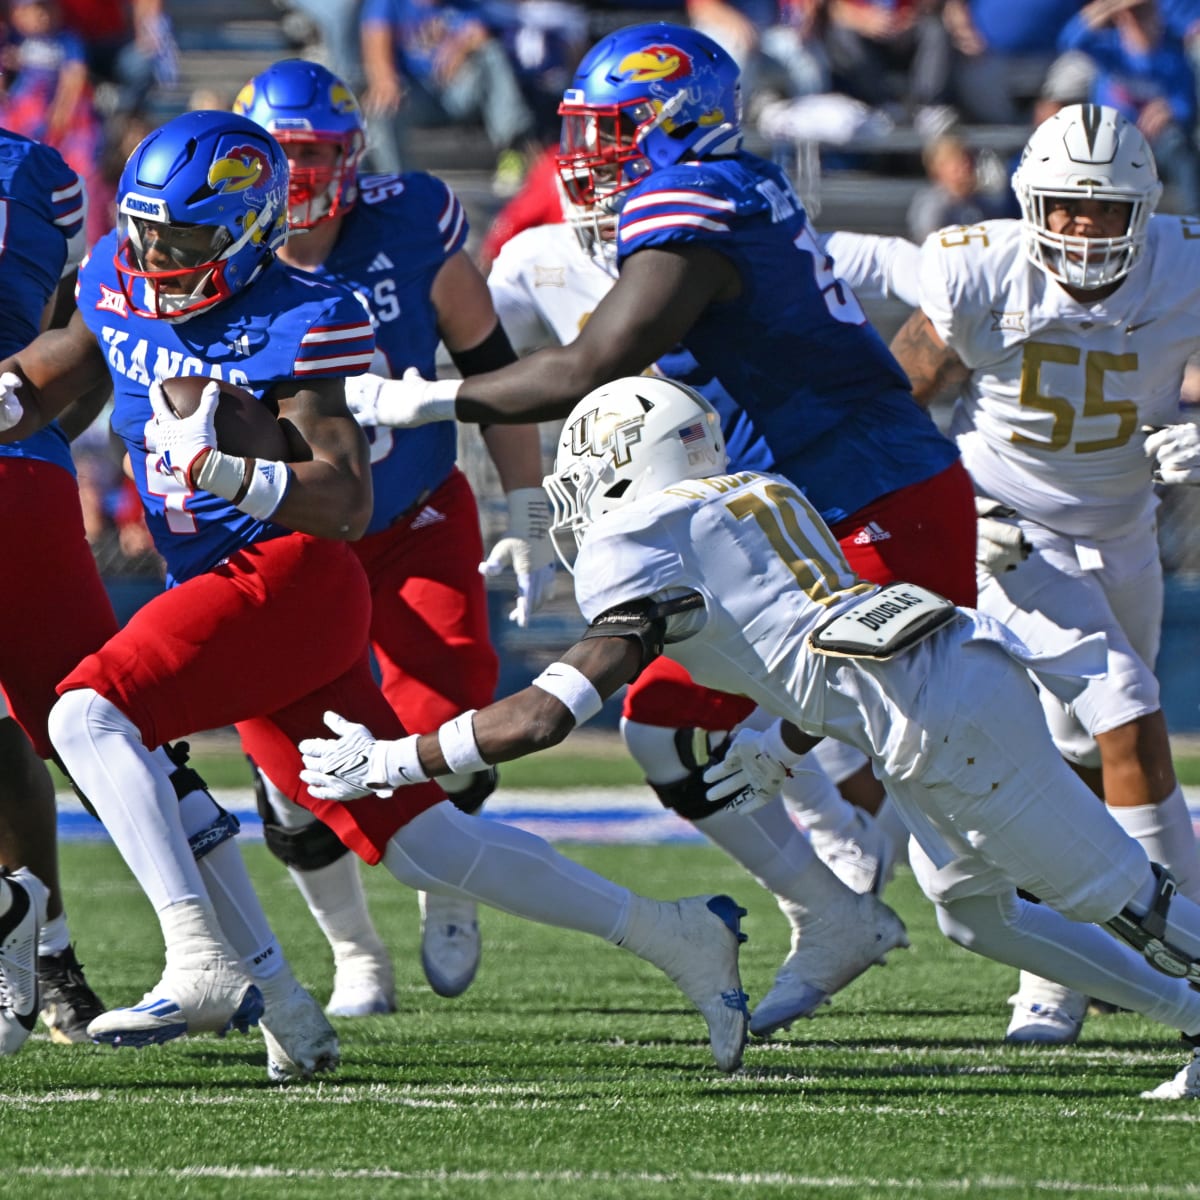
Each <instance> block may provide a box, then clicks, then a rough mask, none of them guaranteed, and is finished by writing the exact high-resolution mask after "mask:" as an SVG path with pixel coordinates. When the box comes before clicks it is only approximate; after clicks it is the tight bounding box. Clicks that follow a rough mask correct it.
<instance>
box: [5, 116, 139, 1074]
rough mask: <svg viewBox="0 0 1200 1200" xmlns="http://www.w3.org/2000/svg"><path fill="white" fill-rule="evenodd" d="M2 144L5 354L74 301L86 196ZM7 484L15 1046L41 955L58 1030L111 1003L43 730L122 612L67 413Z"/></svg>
mask: <svg viewBox="0 0 1200 1200" xmlns="http://www.w3.org/2000/svg"><path fill="white" fill-rule="evenodd" d="M0 148H2V150H3V155H2V158H0V163H2V164H3V165H2V166H0V219H2V221H3V237H2V238H0V244H2V245H3V247H4V250H3V253H2V254H0V282H2V283H3V286H4V295H5V299H4V303H3V305H0V353H3V354H11V353H13V352H15V351H17V350H19V349H20V348H21V347H22V346H24V345H26V344H27V343H28V342H30V341H32V340H33V339H34V338H35V337H36V336H37V334H38V331H39V329H40V328H43V327H46V326H47V325H51V324H57V323H59V322H60V321H61V317H60V315H59V314H60V313H61V312H63V311H65V312H67V313H69V311H70V306H71V294H72V291H73V287H74V271H75V268H76V267H78V265H79V261H80V259H81V258H82V257H83V252H84V228H85V224H86V214H87V196H86V193H85V190H84V185H83V181H82V180H81V179H80V177H79V176H78V175H77V174H76V173H75V172H74V171H73V170H72V169H71V168H70V167H69V166H67V164H66V163H65V162H64V161H63V159H62V157H61V156H60V155H59V153H58V151H57V150H53V149H51V148H50V147H49V146H44V145H41V144H40V143H38V142H32V141H29V140H28V139H26V138H23V137H20V136H19V135H17V134H14V133H8V132H3V131H0ZM95 398H98V399H99V400H101V401H103V399H104V397H103V395H102V394H100V395H98V396H97V397H95ZM92 413H93V415H94V406H92ZM86 423H87V421H86V419H85V420H84V421H83V424H85V425H86ZM0 495H3V497H4V505H5V515H6V520H5V521H4V522H3V526H2V528H0V556H2V557H3V560H4V562H5V563H6V564H7V570H8V571H9V572H10V578H11V579H12V580H13V581H14V583H13V586H11V587H10V588H9V589H8V591H9V595H8V597H7V601H6V604H5V610H6V621H5V632H4V635H3V638H2V639H0V685H2V686H3V697H2V699H0V865H2V868H7V869H10V870H12V871H13V872H14V874H13V877H12V878H11V879H10V880H9V881H8V882H7V883H0V908H3V909H4V910H5V911H4V915H3V916H0V980H3V981H4V982H6V984H7V986H3V985H2V984H0V1053H12V1052H14V1051H15V1050H17V1049H19V1048H20V1046H21V1045H22V1044H23V1043H24V1041H25V1039H26V1038H27V1037H28V1034H29V1031H30V1029H31V1028H32V1026H33V1024H34V1022H35V1021H36V1020H37V1015H38V996H37V991H38V990H39V989H38V988H36V987H35V984H34V976H33V973H32V972H31V971H29V968H30V967H33V966H36V968H37V972H36V973H37V975H38V976H39V977H40V978H39V982H40V993H41V994H40V1005H41V1008H42V1009H43V1014H44V1020H45V1022H46V1026H47V1028H48V1029H49V1030H50V1036H51V1038H53V1040H54V1041H56V1042H79V1041H85V1040H87V1035H86V1029H87V1024H88V1022H89V1021H90V1020H92V1018H93V1017H96V1016H99V1015H100V1013H102V1012H103V1011H104V1005H103V1004H102V1003H101V1001H100V999H99V997H98V996H97V995H96V994H95V992H93V991H92V989H91V988H90V987H89V986H88V983H87V980H86V979H85V978H84V976H83V973H82V968H81V967H80V965H79V961H78V959H77V958H76V957H75V949H74V947H73V945H72V944H71V938H70V933H69V930H68V927H67V919H66V916H65V914H64V912H63V901H62V892H61V888H60V883H59V875H58V850H57V840H56V831H55V820H56V817H55V809H54V785H53V782H52V781H51V778H50V773H49V772H48V771H47V770H46V767H45V764H44V763H43V762H42V760H43V759H48V758H50V757H51V756H52V755H53V753H54V751H53V747H52V746H51V745H50V738H49V736H48V734H47V732H46V718H47V716H48V715H49V712H50V708H51V706H52V705H53V703H54V699H55V696H54V685H55V684H56V683H57V682H58V681H59V680H60V679H61V678H62V677H63V676H64V675H65V674H66V673H67V671H69V670H70V669H71V668H72V667H73V666H74V665H75V664H76V663H77V662H78V661H79V660H80V659H81V658H82V657H83V656H84V655H85V654H87V653H88V652H89V651H91V650H93V649H95V647H97V646H99V645H101V644H102V643H103V642H105V641H106V640H107V639H108V637H109V636H110V634H112V633H114V632H115V631H116V628H117V622H116V617H115V616H114V615H113V610H112V605H111V604H110V602H109V599H108V594H107V592H106V591H105V590H104V586H103V584H102V583H101V581H100V576H99V574H98V572H97V570H96V564H95V560H94V559H93V557H92V552H91V548H90V547H89V546H88V543H87V538H86V536H85V534H84V530H83V514H82V512H81V511H80V506H79V490H78V487H77V486H76V482H75V467H74V464H73V463H72V461H71V451H70V448H69V446H68V443H67V435H66V434H65V432H64V431H63V428H62V427H61V426H60V425H59V424H58V423H57V422H55V423H53V424H51V425H49V426H47V427H46V428H45V429H43V430H41V431H40V432H38V433H35V434H33V435H31V436H30V437H28V438H26V439H25V440H23V441H20V442H16V443H13V444H11V445H5V446H0ZM18 580H19V581H20V582H19V584H18V583H17V582H15V581H18ZM66 580H69V581H70V584H69V586H64V581H66ZM40 631H49V632H47V633H41V632H40ZM39 913H40V914H41V916H42V917H44V918H45V919H44V921H42V920H40V919H39ZM21 945H26V946H30V947H32V946H34V945H36V963H35V961H34V954H33V953H32V951H31V952H30V953H29V955H28V956H27V957H25V958H24V961H22V955H21V954H19V953H18V952H17V949H16V948H17V947H18V946H21Z"/></svg>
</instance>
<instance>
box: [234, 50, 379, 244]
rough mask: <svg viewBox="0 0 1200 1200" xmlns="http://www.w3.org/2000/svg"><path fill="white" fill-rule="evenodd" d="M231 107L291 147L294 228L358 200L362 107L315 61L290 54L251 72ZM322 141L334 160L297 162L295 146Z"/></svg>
mask: <svg viewBox="0 0 1200 1200" xmlns="http://www.w3.org/2000/svg"><path fill="white" fill-rule="evenodd" d="M233 111H234V112H235V113H241V114H242V116H245V117H249V118H250V120H252V121H255V122H257V123H258V124H259V125H261V126H262V127H263V128H264V129H265V130H267V132H268V133H271V134H273V135H274V136H275V140H276V141H277V142H279V144H280V145H281V146H282V147H283V148H284V150H285V151H289V153H288V158H289V160H290V165H291V195H290V199H289V201H288V204H289V207H290V210H291V211H290V214H289V223H290V226H291V228H292V230H297V229H311V228H312V227H313V226H314V225H316V224H318V223H319V222H321V221H328V220H329V219H330V218H332V217H336V216H339V215H340V214H342V213H344V212H347V211H349V209H350V208H352V207H353V205H354V201H355V200H356V199H357V198H358V164H359V160H360V159H361V158H362V156H363V151H364V150H365V149H366V144H367V139H366V133H365V131H364V128H363V118H362V111H361V110H360V109H359V107H358V101H357V100H356V99H355V98H354V93H353V92H352V91H351V90H350V89H349V88H348V87H347V86H346V85H345V84H344V83H343V82H342V81H341V80H340V79H339V78H338V77H337V76H336V75H334V74H333V72H331V71H327V70H326V69H325V68H324V67H323V66H321V65H320V64H319V63H314V62H307V61H306V60H305V59H302V58H288V59H284V60H283V61H282V62H277V63H276V64H275V65H274V66H272V67H268V68H267V69H266V70H265V71H262V72H261V73H260V74H258V75H255V76H254V78H253V79H251V80H250V82H249V83H247V84H246V86H245V87H244V88H242V90H241V91H240V92H239V93H238V95H237V99H236V100H234V102H233ZM313 142H325V143H329V144H331V145H334V146H336V147H337V148H338V151H339V156H338V159H337V162H336V163H334V164H331V165H328V166H312V165H306V164H301V163H299V162H297V161H296V160H297V157H298V155H297V154H296V153H294V152H291V151H290V150H289V148H290V147H292V146H294V145H299V144H303V143H310V144H311V143H313Z"/></svg>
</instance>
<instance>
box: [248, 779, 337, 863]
mask: <svg viewBox="0 0 1200 1200" xmlns="http://www.w3.org/2000/svg"><path fill="white" fill-rule="evenodd" d="M249 762H250V766H251V767H252V768H253V775H254V804H255V807H256V808H257V809H258V815H259V816H260V817H261V818H262V827H263V841H264V842H265V843H266V846H267V849H268V850H269V851H270V852H271V853H272V854H273V855H275V857H276V858H277V859H279V861H280V862H281V863H283V865H284V866H285V867H292V868H295V870H297V871H319V870H320V869H321V868H322V867H327V866H329V865H330V864H331V863H335V862H337V860H338V859H339V858H341V857H342V855H344V854H348V853H349V849H348V847H347V846H346V845H345V844H344V843H343V842H342V840H341V838H339V837H338V835H337V834H336V833H334V832H333V830H332V829H330V828H329V826H328V825H326V824H325V823H324V822H323V821H320V820H318V819H317V818H316V817H313V819H312V823H311V824H309V825H305V826H304V827H303V828H301V829H288V828H287V827H286V826H284V825H281V824H280V823H279V820H278V819H277V818H276V816H275V810H274V809H273V808H272V807H271V801H270V800H269V799H268V798H267V785H266V784H265V783H264V782H263V777H262V773H261V772H260V771H259V770H258V767H257V765H256V764H255V762H254V760H253V759H252V758H251V759H249Z"/></svg>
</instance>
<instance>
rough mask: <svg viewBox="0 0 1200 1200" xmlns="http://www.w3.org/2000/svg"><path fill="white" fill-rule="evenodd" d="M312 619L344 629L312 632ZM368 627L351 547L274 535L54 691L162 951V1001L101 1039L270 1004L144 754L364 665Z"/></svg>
mask: <svg viewBox="0 0 1200 1200" xmlns="http://www.w3.org/2000/svg"><path fill="white" fill-rule="evenodd" d="M314 613H315V614H319V616H318V618H317V619H318V621H321V620H324V621H325V622H327V623H328V625H329V627H331V628H337V629H338V631H339V635H340V636H339V637H338V638H312V637H311V636H308V635H309V633H310V632H311V629H312V627H313V622H314ZM368 620H369V597H368V592H367V585H366V579H365V577H364V576H363V574H362V571H361V568H360V567H359V566H358V563H357V560H356V559H354V557H353V555H352V554H350V552H349V550H348V549H347V548H346V547H345V545H344V544H342V543H336V542H326V541H323V540H321V539H317V538H308V537H305V536H302V535H291V536H288V537H281V538H278V539H275V540H274V541H270V542H266V543H263V544H261V545H259V546H256V547H255V550H254V553H253V554H252V555H247V554H235V555H233V556H231V557H230V559H229V560H228V561H227V562H226V564H225V565H224V567H223V568H222V571H221V572H219V573H217V572H209V573H206V574H204V575H201V576H198V577H196V578H194V579H192V580H189V581H188V582H187V583H184V584H181V585H179V586H178V587H175V588H171V589H169V590H168V591H167V592H164V593H163V594H161V595H160V596H157V597H155V599H154V600H152V601H151V602H150V603H149V604H147V605H146V606H145V607H144V608H142V609H141V610H139V612H137V613H136V614H134V616H133V617H132V618H131V619H130V621H129V622H128V624H127V625H126V626H125V628H124V629H122V630H121V631H120V632H119V633H118V634H116V635H115V636H114V637H112V638H110V639H109V641H108V642H107V643H106V644H105V645H104V646H103V647H102V648H101V649H100V650H99V651H97V652H96V653H95V654H92V655H89V656H88V657H87V658H85V659H84V660H83V661H82V662H81V663H80V664H79V666H78V667H76V668H75V670H74V671H72V672H71V673H70V674H69V675H68V676H67V678H66V679H64V680H63V682H62V684H60V685H59V690H60V692H61V693H62V695H61V696H60V699H59V701H58V703H57V704H56V705H55V707H54V710H53V712H52V714H51V737H52V739H53V741H54V744H55V747H56V749H57V750H58V751H59V754H60V755H61V757H62V759H63V761H64V763H65V765H66V767H67V769H68V770H69V771H70V773H71V775H72V777H73V778H74V779H75V781H76V782H77V784H78V785H79V786H80V788H81V789H82V790H83V791H84V792H85V793H86V794H87V795H88V797H89V799H90V800H91V803H92V805H93V807H94V809H95V811H96V812H97V814H98V815H99V817H100V819H101V820H102V821H103V822H104V824H105V826H106V827H107V828H108V830H109V833H110V835H111V836H112V838H113V841H114V843H115V844H116V846H117V848H118V849H119V850H120V851H121V854H122V856H123V857H124V858H125V860H126V862H127V863H128V864H129V866H130V868H131V869H132V870H133V873H134V875H135V877H136V878H137V879H138V882H139V883H140V884H141V885H142V887H143V890H145V892H146V894H147V896H148V897H149V898H150V900H151V903H152V904H153V906H154V909H155V912H156V913H157V914H158V917H159V921H160V925H161V926H162V931H163V935H164V942H165V943H166V951H167V969H166V972H165V974H164V977H163V981H162V984H161V992H162V996H161V997H158V996H156V992H157V991H158V990H160V989H156V990H155V992H151V993H149V995H148V999H149V1000H150V1001H151V1002H154V1001H156V1000H157V999H162V1000H164V1001H165V1003H164V1004H162V1005H158V1004H156V1003H150V1004H148V1005H142V1006H139V1007H138V1009H136V1010H123V1012H122V1013H121V1015H119V1016H117V1015H114V1014H111V1013H110V1014H107V1015H106V1017H105V1018H103V1020H104V1022H105V1026H104V1028H103V1029H102V1030H101V1032H103V1033H105V1034H106V1035H110V1036H112V1037H113V1038H114V1039H115V1038H117V1037H120V1038H122V1039H124V1040H126V1041H129V1040H139V1039H141V1040H150V1041H158V1040H163V1039H164V1038H166V1037H173V1036H178V1035H179V1034H181V1033H183V1032H187V1031H189V1030H190V1031H194V1030H196V1029H207V1028H212V1027H214V1026H217V1027H219V1026H220V1025H222V1024H224V1023H227V1022H230V1021H236V1022H238V1023H240V1024H243V1025H244V1024H246V1023H247V1022H249V1021H250V1020H251V1019H253V1018H256V1017H257V1015H258V1013H259V1012H260V1011H261V1004H262V1001H261V995H260V993H259V991H258V989H257V988H255V987H253V986H252V985H251V984H250V983H249V980H248V979H247V978H246V976H245V975H244V974H243V972H242V971H241V970H240V968H239V967H238V965H237V956H236V954H235V953H234V951H233V950H232V949H231V948H230V947H229V946H228V944H227V941H226V938H225V935H224V934H223V932H222V930H221V928H220V924H219V921H218V919H217V916H216V913H215V912H214V909H213V905H212V900H211V898H210V896H209V894H208V892H207V889H206V887H205V885H204V882H203V879H202V876H201V873H200V870H199V868H198V867H197V865H196V863H195V861H194V859H193V856H192V851H191V847H190V845H189V842H188V836H187V833H186V832H185V830H184V827H183V824H182V821H181V817H180V810H179V805H178V803H177V799H176V796H175V790H174V788H173V786H172V784H171V780H170V772H169V770H168V769H167V768H166V767H165V766H164V765H163V764H162V763H161V762H160V761H158V760H157V759H156V758H155V757H154V755H153V754H152V753H151V751H149V750H148V749H147V747H149V746H160V745H162V744H163V743H164V742H167V741H169V740H170V739H172V738H177V737H179V736H181V735H183V734H184V733H186V732H188V731H189V730H190V729H211V728H217V727H220V726H222V725H227V724H230V723H233V722H234V721H236V720H238V719H239V718H240V717H242V716H249V715H251V714H253V713H255V712H256V711H271V710H272V709H274V708H277V707H279V706H280V705H281V704H284V703H287V702H288V701H290V700H291V698H292V697H293V696H296V695H302V694H303V693H304V690H305V688H306V687H308V688H311V686H312V682H311V681H312V679H313V678H317V679H320V678H322V677H334V676H336V675H337V674H338V673H339V672H344V671H345V670H346V669H348V666H349V665H352V664H353V663H354V661H355V658H356V656H357V658H358V659H360V660H361V659H365V644H366V634H367V625H368ZM356 639H357V644H356ZM300 642H303V643H304V645H305V647H306V650H305V653H304V654H303V655H298V654H296V653H295V646H296V645H297V644H298V643H300ZM247 664H253V669H251V670H247V669H246V666H247ZM235 676H236V686H231V679H233V678H234V677H235ZM313 732H314V733H315V732H316V729H315V727H314V730H313ZM131 1014H132V1015H131ZM92 1032H93V1033H95V1032H96V1027H95V1023H93V1029H92Z"/></svg>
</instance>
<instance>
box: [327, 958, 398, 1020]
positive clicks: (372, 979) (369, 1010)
mask: <svg viewBox="0 0 1200 1200" xmlns="http://www.w3.org/2000/svg"><path fill="white" fill-rule="evenodd" d="M325 1011H326V1012H327V1013H328V1014H329V1015H330V1016H331V1017H371V1016H375V1015H376V1014H378V1013H394V1012H395V1011H396V977H395V973H394V972H393V970H392V960H391V958H390V957H389V956H388V952H387V951H386V950H385V949H384V948H383V945H382V943H381V944H379V945H378V946H377V947H367V946H362V947H356V948H355V949H354V950H353V951H352V952H350V953H346V952H342V953H335V955H334V970H333V995H332V996H330V997H329V1003H328V1004H326V1005H325Z"/></svg>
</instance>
